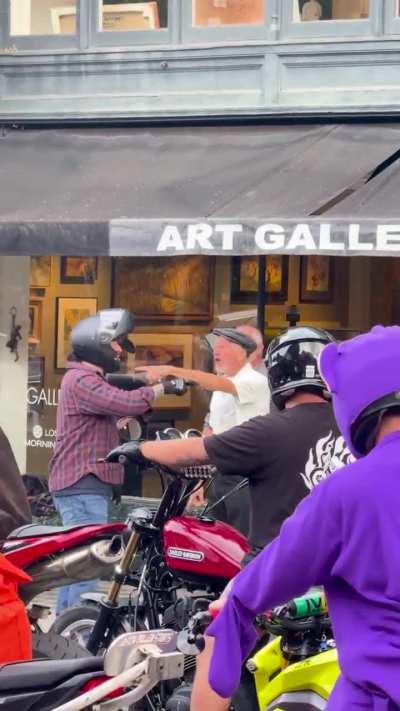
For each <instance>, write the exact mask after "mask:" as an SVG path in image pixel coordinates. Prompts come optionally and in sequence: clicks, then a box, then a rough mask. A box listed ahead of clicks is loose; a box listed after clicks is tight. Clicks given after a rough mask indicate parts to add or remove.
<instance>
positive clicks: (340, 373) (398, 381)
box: [319, 326, 400, 459]
mask: <svg viewBox="0 0 400 711" xmlns="http://www.w3.org/2000/svg"><path fill="white" fill-rule="evenodd" d="M319 365H320V372H321V375H322V377H323V378H324V380H325V382H326V383H327V384H328V386H329V389H330V391H331V393H332V402H333V408H334V411H335V417H336V421H337V424H338V427H339V429H340V431H341V433H342V435H343V437H344V439H345V441H346V444H347V446H348V447H349V449H350V451H351V452H352V453H353V454H354V456H355V457H356V458H357V459H359V458H360V457H361V454H360V452H357V450H356V449H355V448H354V446H353V444H352V442H351V438H350V430H351V426H352V424H353V422H354V421H355V420H356V419H357V417H358V416H359V415H360V414H361V412H362V411H363V410H364V409H365V408H366V407H367V406H368V405H370V404H371V403H373V402H374V401H375V400H378V398H381V397H383V396H384V395H389V393H392V392H395V391H396V390H400V327H398V326H390V327H388V328H385V327H384V326H374V328H373V329H372V330H371V331H370V332H369V333H365V334H363V335H362V336H357V337H356V338H352V339H351V340H350V341H344V342H343V343H340V344H337V343H330V344H329V345H328V346H326V348H324V350H323V351H322V353H321V356H320V364H319Z"/></svg>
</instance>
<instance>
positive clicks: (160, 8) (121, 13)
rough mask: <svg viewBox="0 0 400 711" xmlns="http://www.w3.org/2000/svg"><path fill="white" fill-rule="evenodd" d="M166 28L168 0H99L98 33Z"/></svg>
mask: <svg viewBox="0 0 400 711" xmlns="http://www.w3.org/2000/svg"><path fill="white" fill-rule="evenodd" d="M166 27H168V0H157V2H155V1H154V2H136V1H135V0H133V2H132V0H99V30H100V32H132V31H136V32H137V31H142V32H143V31H146V30H159V29H162V28H166Z"/></svg>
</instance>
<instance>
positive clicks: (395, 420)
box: [192, 326, 400, 711]
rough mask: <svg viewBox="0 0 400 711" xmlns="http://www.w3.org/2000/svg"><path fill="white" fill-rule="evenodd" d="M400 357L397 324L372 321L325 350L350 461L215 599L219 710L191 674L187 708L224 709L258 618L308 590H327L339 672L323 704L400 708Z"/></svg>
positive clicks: (384, 710) (350, 710) (334, 708)
mask: <svg viewBox="0 0 400 711" xmlns="http://www.w3.org/2000/svg"><path fill="white" fill-rule="evenodd" d="M399 362H400V328H399V327H396V326H393V327H389V328H384V327H382V326H376V327H374V328H373V329H372V330H371V332H370V333H367V334H365V335H362V336H358V337H356V338H354V339H352V340H350V341H346V342H344V343H341V344H334V343H331V344H329V345H327V346H326V347H325V349H324V350H323V351H322V354H321V357H320V370H321V374H322V376H323V377H324V379H325V381H326V383H327V385H328V387H329V389H330V391H331V393H332V400H333V406H334V411H335V416H336V419H337V423H338V426H339V429H340V430H341V433H342V435H343V437H344V439H345V441H346V442H347V444H348V446H349V448H350V449H351V451H352V453H353V454H354V456H355V457H356V461H355V462H354V463H352V464H349V465H347V466H346V467H344V468H343V469H341V470H338V471H337V472H334V473H333V474H332V475H331V476H330V477H329V478H328V479H326V480H325V481H323V482H321V483H320V484H319V486H318V487H316V488H315V489H314V490H313V491H312V492H311V493H310V495H309V496H308V497H306V498H305V499H304V500H303V501H302V502H301V503H300V504H299V506H298V507H297V509H296V511H295V513H294V514H293V515H292V516H291V517H290V518H289V519H287V521H286V522H285V523H284V524H283V526H282V528H281V531H280V535H279V536H278V537H277V538H276V539H275V540H274V541H273V542H272V543H270V544H269V545H268V546H267V547H266V548H265V549H264V550H263V552H262V553H260V554H259V556H258V557H257V558H255V559H254V561H252V562H251V563H250V564H249V565H248V566H247V567H246V568H245V569H244V570H243V571H242V572H241V573H240V574H239V575H238V576H237V577H236V578H235V580H234V583H233V585H232V588H231V590H230V591H229V593H228V595H227V597H226V598H225V600H224V601H220V602H219V607H220V608H221V609H220V612H219V614H218V616H217V618H216V619H215V620H214V622H213V623H212V625H211V626H210V627H209V629H208V631H207V635H208V636H209V637H211V638H214V651H213V656H212V661H211V665H210V669H209V683H210V686H211V688H212V689H213V690H214V692H216V694H217V695H218V696H216V697H215V698H216V699H217V700H218V699H219V706H218V705H217V703H215V704H213V703H212V702H210V697H209V696H207V705H205V704H204V703H203V706H202V707H201V704H200V702H201V698H202V687H201V678H200V679H199V678H198V679H197V681H196V683H195V688H194V693H193V697H192V709H200V708H206V707H207V711H213V709H214V708H220V709H221V708H224V706H223V705H221V702H222V699H221V698H220V697H222V698H228V697H230V696H231V695H232V693H233V692H234V690H235V688H236V687H237V685H238V683H239V679H240V669H241V665H242V662H243V660H244V659H245V658H246V655H247V654H248V653H249V652H250V650H251V649H252V648H253V646H254V643H255V639H256V633H255V631H254V627H253V621H254V617H255V615H257V614H258V613H261V612H263V611H265V610H267V609H269V608H272V607H274V606H276V605H279V604H282V603H284V602H286V601H287V600H289V599H291V598H293V597H295V596H297V595H300V594H302V593H304V592H305V591H306V590H307V589H308V588H310V587H311V586H313V585H323V586H324V587H325V591H326V595H327V599H328V607H329V611H330V616H331V619H332V623H333V629H334V633H335V638H336V642H337V647H338V654H339V663H340V668H341V676H340V678H339V680H338V682H337V685H336V687H335V689H334V691H333V693H332V695H331V698H330V700H329V702H328V706H327V709H329V711H356V710H357V711H361V710H362V711H395V710H399V709H400V370H399ZM217 606H218V604H217ZM226 659H229V664H226ZM200 676H201V674H200ZM203 684H204V680H203ZM206 693H208V692H206ZM205 698H206V697H205V696H203V699H205ZM199 704H200V705H199ZM226 708H227V706H226Z"/></svg>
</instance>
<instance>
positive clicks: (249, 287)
mask: <svg viewBox="0 0 400 711" xmlns="http://www.w3.org/2000/svg"><path fill="white" fill-rule="evenodd" d="M288 274H289V257H285V256H283V255H281V254H273V255H270V254H268V255H267V256H266V265H265V295H266V303H267V304H284V303H285V301H286V300H287V293H288ZM257 292H258V257H233V258H232V284H231V301H232V303H233V304H255V303H256V301H257Z"/></svg>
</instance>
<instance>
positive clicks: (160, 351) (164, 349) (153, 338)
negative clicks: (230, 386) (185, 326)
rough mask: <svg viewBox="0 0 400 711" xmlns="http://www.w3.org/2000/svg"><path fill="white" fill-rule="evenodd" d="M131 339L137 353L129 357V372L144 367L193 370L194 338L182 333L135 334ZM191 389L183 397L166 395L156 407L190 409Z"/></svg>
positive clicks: (158, 401)
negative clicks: (153, 366)
mask: <svg viewBox="0 0 400 711" xmlns="http://www.w3.org/2000/svg"><path fill="white" fill-rule="evenodd" d="M131 338H132V340H133V342H134V344H135V346H136V352H135V353H133V354H130V355H129V356H128V366H129V370H132V369H133V368H139V367H140V366H142V365H174V366H175V367H177V368H191V367H192V356H193V337H192V336H191V335H189V334H182V333H136V332H135V333H133V334H131ZM190 396H191V393H190V388H189V389H188V392H187V393H185V395H182V397H176V396H175V395H164V396H163V397H160V398H158V400H156V401H155V403H154V407H155V409H157V408H169V409H171V410H175V409H178V408H183V407H190V402H191V397H190Z"/></svg>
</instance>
